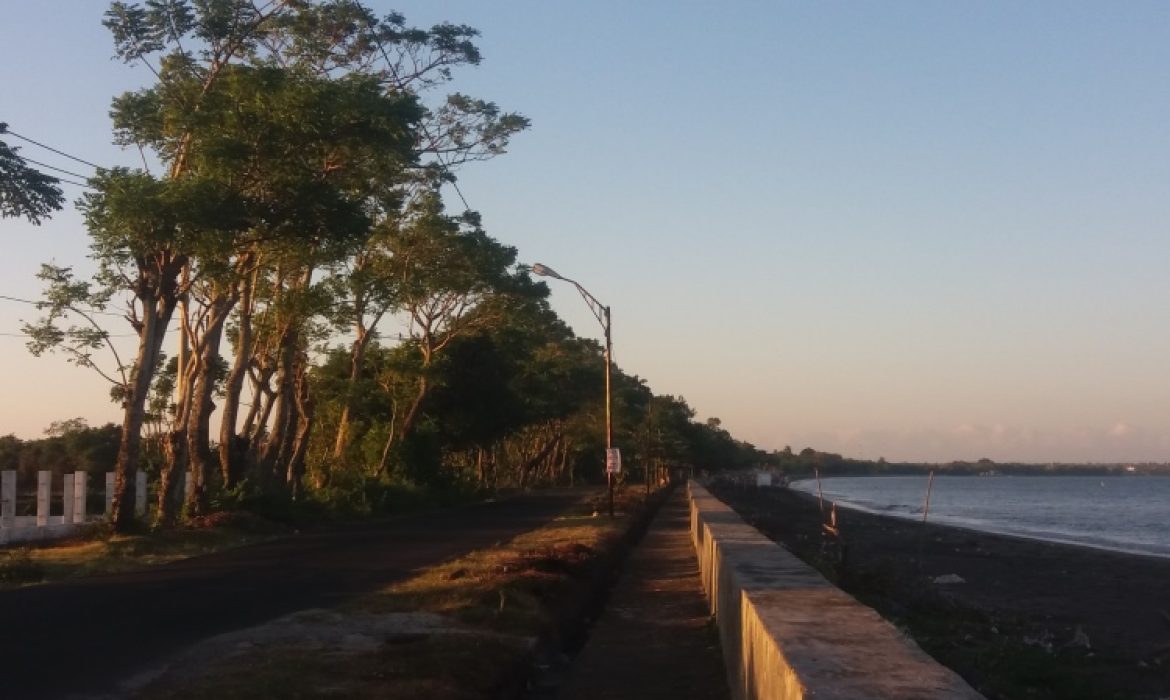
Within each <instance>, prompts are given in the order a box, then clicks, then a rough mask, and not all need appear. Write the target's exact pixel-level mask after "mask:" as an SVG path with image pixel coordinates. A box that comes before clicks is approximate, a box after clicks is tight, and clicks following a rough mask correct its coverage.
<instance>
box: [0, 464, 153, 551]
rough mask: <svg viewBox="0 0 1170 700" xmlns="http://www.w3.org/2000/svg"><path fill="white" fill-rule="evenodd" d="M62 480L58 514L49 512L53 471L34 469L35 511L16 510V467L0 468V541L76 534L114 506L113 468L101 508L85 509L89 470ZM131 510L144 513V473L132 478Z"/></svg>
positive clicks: (101, 518)
mask: <svg viewBox="0 0 1170 700" xmlns="http://www.w3.org/2000/svg"><path fill="white" fill-rule="evenodd" d="M63 476H64V483H63V484H62V499H61V501H62V502H61V508H60V511H61V515H49V512H50V510H51V509H52V503H51V500H52V494H53V489H52V486H53V473H52V472H49V471H40V472H37V514H36V515H23V516H18V515H17V514H16V471H15V470H5V471H0V545H5V544H12V543H14V542H35V541H39V540H49V539H57V538H61V537H69V536H70V535H74V534H76V533H77V532H78V531H79V530H81V529H82V528H83V527H84V526H85V525H86V524H87V523H94V522H100V521H102V520H104V519H106V518H108V517H109V515H110V513H112V512H113V509H114V472H106V490H105V512H104V513H102V514H101V515H98V514H93V515H90V514H88V513H86V496H88V495H89V473H88V472H73V473H72V474H65V475H63ZM134 487H135V488H134V512H135V514H136V515H138V516H143V515H145V514H146V474H145V473H144V472H138V473H137V474H136V478H135V482H134Z"/></svg>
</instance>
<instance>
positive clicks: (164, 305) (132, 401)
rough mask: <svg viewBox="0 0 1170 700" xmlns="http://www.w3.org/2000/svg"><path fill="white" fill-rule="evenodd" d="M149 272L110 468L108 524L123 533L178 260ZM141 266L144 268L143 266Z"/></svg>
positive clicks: (143, 286)
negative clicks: (115, 455) (114, 460)
mask: <svg viewBox="0 0 1170 700" xmlns="http://www.w3.org/2000/svg"><path fill="white" fill-rule="evenodd" d="M167 262H169V263H170V264H169V265H168V264H163V265H160V266H159V268H160V269H159V270H158V271H157V272H156V271H153V270H151V269H150V268H146V269H145V270H144V271H141V272H140V275H141V279H140V281H139V289H138V291H137V294H136V296H137V297H138V299H139V300H140V301H141V303H142V319H141V325H140V326H139V328H138V352H137V354H136V355H135V358H134V366H133V368H132V369H131V370H130V385H129V386H128V387H127V394H126V398H125V400H124V402H123V408H124V414H123V418H122V435H121V441H120V443H119V445H118V461H117V464H116V465H115V467H114V473H115V477H114V499H113V501H114V503H113V513H112V514H111V521H112V522H113V524H114V528H115V529H116V530H119V531H125V530H128V529H129V528H130V526H131V525H132V523H133V521H134V481H135V474H137V472H138V461H139V455H140V453H141V447H142V424H143V421H144V420H145V418H146V402H147V399H148V397H149V395H150V384H151V381H152V380H153V379H154V373H155V371H156V370H157V369H158V360H159V354H160V352H161V350H162V343H163V339H164V338H165V337H166V334H167V324H168V323H170V320H171V315H172V314H173V313H174V311H175V302H176V296H177V295H176V293H175V291H176V290H175V283H176V276H177V272H178V268H179V267H181V266H182V264H183V262H185V261H182V260H171V261H167ZM142 267H146V266H145V265H143V266H142Z"/></svg>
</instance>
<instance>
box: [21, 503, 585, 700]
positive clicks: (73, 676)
mask: <svg viewBox="0 0 1170 700" xmlns="http://www.w3.org/2000/svg"><path fill="white" fill-rule="evenodd" d="M583 494H584V492H583V491H580V490H576V491H571V492H570V491H565V490H561V491H551V492H542V493H537V494H532V495H526V496H522V497H517V498H513V499H508V500H506V501H501V502H497V503H486V504H481V505H477V506H473V507H469V508H462V509H458V510H451V511H445V512H438V513H429V514H425V515H418V516H410V517H405V518H401V519H398V520H394V521H391V522H388V523H384V524H381V525H378V526H371V527H366V528H349V529H345V530H337V531H330V532H321V533H312V534H302V535H297V536H293V537H288V538H284V539H280V540H276V541H273V542H268V543H265V544H261V545H256V546H252V547H245V548H241V549H236V550H231V551H227V552H221V553H219V554H214V555H209V556H205V557H197V558H194V559H188V560H184V561H180V562H175V563H173V564H168V565H165V566H160V567H157V568H153V569H148V570H144V571H139V572H135V573H131V574H119V575H111V576H98V577H93V578H88V579H80V580H76V581H70V582H64V583H59V584H51V585H45V586H37V587H32V588H25V589H20V590H14V591H7V592H3V593H0V659H3V661H4V664H3V674H2V675H3V677H2V678H0V688H2V689H3V690H2V692H0V696H2V697H4V698H13V699H14V700H15V699H16V698H20V699H21V700H37V699H39V698H58V697H67V696H69V695H72V694H77V693H86V694H90V693H99V692H107V691H110V690H112V689H113V688H114V687H115V685H116V684H117V682H118V681H120V680H123V679H125V678H127V677H129V676H130V675H133V674H134V673H135V672H137V671H140V670H143V669H145V668H149V667H150V666H152V665H153V664H155V663H157V662H158V661H160V660H161V659H162V658H164V657H165V656H167V655H168V654H170V653H173V652H175V651H177V650H179V649H181V648H183V647H185V646H187V645H189V644H191V643H193V642H195V641H198V640H200V639H203V638H206V637H209V636H211V635H214V634H219V633H223V632H227V631H230V630H234V629H240V628H243V627H247V626H251V625H255V624H258V623H260V622H263V621H265V620H270V619H272V618H275V617H277V616H280V615H284V614H287V613H289V612H292V611H295V610H300V609H305V608H312V607H328V606H331V605H335V604H337V603H338V602H340V601H342V600H344V599H346V598H349V597H351V596H354V595H358V594H360V593H364V592H366V591H370V590H372V589H374V588H377V587H380V586H382V585H385V584H386V583H388V582H391V581H394V580H397V579H400V578H403V577H405V576H406V575H408V574H410V573H411V572H412V571H415V570H417V569H420V568H425V567H427V566H432V565H434V564H437V563H439V562H441V561H444V560H447V559H450V558H452V557H455V556H457V555H461V554H463V553H466V552H468V551H471V550H473V549H478V548H482V547H486V546H490V545H492V544H494V543H496V542H500V541H505V540H508V539H510V538H512V537H514V536H515V535H517V534H519V533H521V532H524V531H527V530H531V529H533V528H535V527H538V526H539V525H541V524H542V523H544V522H546V521H547V520H549V519H550V518H552V517H553V516H555V515H556V514H558V513H560V512H561V511H563V510H564V509H565V508H566V507H568V506H569V505H570V504H571V503H572V502H574V501H575V500H577V499H579V498H580V497H581V496H582V495H583Z"/></svg>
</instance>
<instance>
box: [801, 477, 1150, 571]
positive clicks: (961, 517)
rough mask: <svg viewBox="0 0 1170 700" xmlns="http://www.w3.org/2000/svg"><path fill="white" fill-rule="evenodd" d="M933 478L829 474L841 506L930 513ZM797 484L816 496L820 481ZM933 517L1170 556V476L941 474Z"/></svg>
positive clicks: (831, 496)
mask: <svg viewBox="0 0 1170 700" xmlns="http://www.w3.org/2000/svg"><path fill="white" fill-rule="evenodd" d="M926 486H927V477H926V475H922V476H875V477H833V478H823V479H821V490H822V492H823V494H824V497H825V499H826V500H831V501H835V502H836V503H837V505H838V506H842V507H852V508H857V509H859V510H864V511H868V512H871V513H878V514H881V515H892V516H896V517H902V518H909V519H914V520H921V519H922V507H923V503H924V501H925V498H926ZM792 488H795V489H798V490H800V491H804V492H807V493H811V494H813V495H816V493H817V483H816V480H814V479H802V480H799V481H795V482H793V483H792ZM928 520H929V521H930V522H933V523H939V524H943V525H955V526H958V527H966V528H972V529H976V530H984V531H987V532H996V533H1001V534H1007V535H1018V536H1023V537H1031V538H1036V539H1043V540H1051V541H1054V542H1063V543H1068V544H1079V545H1085V546H1090V547H1099V548H1103V549H1112V550H1117V551H1123V552H1133V553H1138V554H1151V555H1157V556H1163V557H1170V477H1159V476H1105V477H1100V476H992V477H978V476H937V475H936V476H935V478H934V487H933V489H932V491H931V496H930V512H929V516H928Z"/></svg>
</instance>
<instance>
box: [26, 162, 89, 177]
mask: <svg viewBox="0 0 1170 700" xmlns="http://www.w3.org/2000/svg"><path fill="white" fill-rule="evenodd" d="M20 158H21V160H23V161H25V162H27V163H32V164H33V165H39V166H41V167H42V168H48V169H49V170H56V171H57V172H59V173H65V174H66V175H72V176H73V177H79V178H81V179H82V180H88V179H89V175H82V174H81V173H75V172H73V171H72V170H66V169H65V168H58V167H57V166H55V165H49V164H48V163H42V162H40V161H39V160H33V159H32V158H25V157H24V156H21V157H20Z"/></svg>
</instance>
